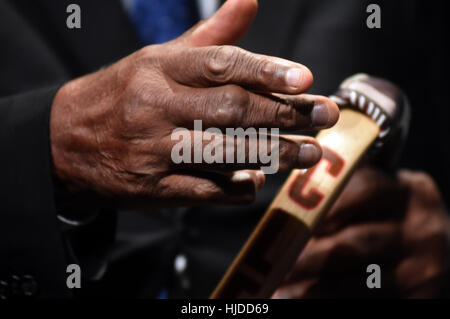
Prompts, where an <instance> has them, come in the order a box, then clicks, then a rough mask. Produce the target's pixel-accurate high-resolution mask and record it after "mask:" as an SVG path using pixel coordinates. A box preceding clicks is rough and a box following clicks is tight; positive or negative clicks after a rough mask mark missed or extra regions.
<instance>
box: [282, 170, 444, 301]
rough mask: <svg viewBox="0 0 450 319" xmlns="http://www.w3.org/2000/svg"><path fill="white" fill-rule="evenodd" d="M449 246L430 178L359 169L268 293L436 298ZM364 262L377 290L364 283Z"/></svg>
mask: <svg viewBox="0 0 450 319" xmlns="http://www.w3.org/2000/svg"><path fill="white" fill-rule="evenodd" d="M449 247H450V220H449V216H448V214H447V212H446V210H445V207H444V204H443V202H442V199H441V198H440V194H439V191H438V189H437V187H436V184H435V183H434V181H433V180H432V179H431V177H429V176H428V175H426V174H425V173H417V172H410V171H401V172H400V173H398V175H397V177H396V179H394V178H391V177H389V176H387V175H386V174H384V173H383V172H381V171H379V170H376V169H373V168H368V167H366V168H362V169H359V170H358V171H357V172H356V173H355V174H354V176H353V177H352V179H351V181H350V182H349V184H348V185H347V187H346V188H345V189H344V192H343V193H342V195H341V197H340V198H339V200H338V201H337V202H336V205H335V206H334V208H333V209H332V210H331V212H330V214H329V215H328V216H327V217H326V218H325V220H324V221H323V223H322V227H320V229H318V232H317V234H316V235H315V237H314V238H313V239H312V240H311V241H310V242H309V243H308V245H307V247H306V248H305V250H304V252H303V253H302V255H301V256H300V258H299V259H298V261H297V263H296V265H295V267H294V270H293V271H292V273H291V274H290V275H289V276H288V277H287V278H286V281H285V282H284V284H283V285H282V287H280V289H279V290H278V291H277V292H276V293H275V295H274V297H276V298H320V297H325V298H326V297H330V298H332V297H371V296H376V297H379V296H384V297H386V296H388V297H419V298H425V297H436V296H439V295H440V293H441V292H442V288H443V285H444V284H445V279H446V276H447V274H448V267H449V258H450V248H449ZM372 263H373V264H378V265H379V266H380V268H381V288H380V289H368V288H367V285H366V279H367V277H368V276H369V275H370V273H367V272H366V268H367V266H368V265H369V264H372Z"/></svg>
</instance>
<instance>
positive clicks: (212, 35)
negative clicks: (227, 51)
mask: <svg viewBox="0 0 450 319" xmlns="http://www.w3.org/2000/svg"><path fill="white" fill-rule="evenodd" d="M257 11H258V2H257V1H256V0H228V1H226V2H225V3H224V4H223V5H222V7H221V8H220V9H219V10H218V11H217V12H216V13H215V14H214V15H213V16H212V17H210V18H209V19H207V20H206V21H202V22H201V23H199V24H198V25H196V26H194V27H193V28H192V29H191V30H190V31H188V32H187V33H186V34H185V35H184V36H182V39H181V40H182V41H183V42H184V44H186V45H188V46H192V47H199V46H208V45H224V44H234V43H236V42H237V41H239V39H240V38H241V37H242V36H243V35H244V34H245V33H246V32H247V30H248V29H249V27H250V25H251V24H252V22H253V19H254V18H255V16H256V12H257Z"/></svg>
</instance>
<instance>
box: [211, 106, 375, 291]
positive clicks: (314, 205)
mask: <svg viewBox="0 0 450 319" xmlns="http://www.w3.org/2000/svg"><path fill="white" fill-rule="evenodd" d="M378 134H379V127H378V126H377V125H376V124H375V122H374V121H372V120H371V119H370V118H368V117H367V116H365V115H363V114H362V113H360V112H357V111H353V110H350V109H345V110H343V111H341V116H340V119H339V121H338V123H337V124H336V125H335V126H334V127H333V128H331V129H327V130H323V131H321V132H320V133H319V134H318V136H317V139H318V141H319V142H320V144H321V145H322V147H323V150H324V152H323V156H322V159H321V160H320V162H319V163H318V164H317V165H315V166H314V167H312V168H310V169H307V170H294V171H292V173H291V174H290V176H289V177H288V179H287V181H286V182H285V183H284V185H283V187H282V188H281V190H280V191H279V193H278V195H277V196H276V197H275V199H274V200H273V202H272V204H271V205H270V207H269V208H268V210H267V212H266V213H265V214H264V216H263V218H262V219H261V221H260V222H259V223H258V225H257V226H256V228H255V230H254V231H253V233H252V234H251V235H250V238H249V239H248V240H247V242H246V243H245V245H244V247H243V248H242V249H241V251H240V252H239V254H238V255H237V257H236V258H235V260H234V261H233V263H232V264H231V266H230V267H229V269H228V270H227V272H226V273H225V275H224V277H223V278H222V280H221V281H220V283H219V284H218V286H217V287H216V289H215V290H214V292H213V293H212V295H211V298H268V297H270V296H271V295H272V294H273V293H274V291H275V290H276V288H277V287H278V286H279V284H280V283H281V281H282V280H283V278H284V277H285V276H286V274H287V273H288V272H289V271H290V269H291V268H292V266H293V264H294V263H295V261H296V259H297V258H298V256H299V254H300V253H301V251H302V250H303V248H304V247H305V245H306V243H307V242H308V240H309V239H310V237H311V234H312V232H313V231H314V229H315V227H316V226H317V224H318V223H319V221H320V219H321V217H323V216H324V215H325V213H326V212H327V211H328V210H329V209H330V208H331V206H332V205H333V203H334V202H335V200H336V198H337V197H338V196H339V194H340V192H341V190H342V188H343V187H344V185H345V183H346V181H347V180H348V179H349V177H350V176H351V173H352V171H353V169H354V168H355V167H356V165H357V164H358V162H359V161H360V159H361V158H362V156H363V155H364V154H365V153H366V151H367V150H368V149H369V148H370V146H371V144H372V143H373V142H374V141H375V139H376V138H377V135H378Z"/></svg>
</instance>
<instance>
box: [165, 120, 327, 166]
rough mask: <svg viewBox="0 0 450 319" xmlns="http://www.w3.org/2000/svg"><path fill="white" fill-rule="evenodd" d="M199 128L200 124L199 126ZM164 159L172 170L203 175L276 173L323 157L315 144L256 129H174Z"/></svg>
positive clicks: (298, 137)
mask: <svg viewBox="0 0 450 319" xmlns="http://www.w3.org/2000/svg"><path fill="white" fill-rule="evenodd" d="M199 125H201V124H199ZM166 139H167V140H165V141H164V143H163V144H164V145H167V146H168V147H167V150H166V152H167V154H166V156H167V157H169V156H170V158H171V160H172V161H171V166H172V167H171V169H179V170H203V171H228V172H229V171H235V170H242V169H262V170H264V171H265V172H269V173H272V174H273V173H276V172H278V171H285V170H288V169H293V168H305V167H310V166H312V165H314V164H316V163H317V162H318V161H319V159H320V157H321V156H322V150H321V148H320V146H319V145H318V143H317V141H316V140H315V139H313V138H311V137H306V136H297V135H283V136H278V135H267V134H258V133H257V132H256V130H255V129H253V130H252V131H251V130H247V131H244V130H243V129H241V131H237V132H236V131H235V132H233V133H231V132H230V130H227V134H225V135H224V134H222V133H221V131H220V130H218V129H215V130H212V129H208V130H206V131H204V132H203V131H202V127H201V126H199V127H197V128H195V130H194V131H189V130H187V129H176V130H174V132H172V134H171V135H170V137H166Z"/></svg>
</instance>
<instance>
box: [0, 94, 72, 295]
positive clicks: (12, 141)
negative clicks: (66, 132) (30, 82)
mask: <svg viewBox="0 0 450 319" xmlns="http://www.w3.org/2000/svg"><path fill="white" fill-rule="evenodd" d="M57 89H58V88H57V87H53V88H47V89H41V90H37V91H33V92H30V93H26V94H20V95H16V96H12V97H6V98H1V99H0V158H1V159H0V164H1V165H0V198H1V200H0V205H1V206H0V207H1V209H0V281H1V284H2V287H0V288H1V293H2V294H4V295H5V297H8V296H9V295H11V294H16V295H17V294H18V295H25V296H39V297H44V298H48V297H57V298H64V297H70V296H71V292H70V290H69V289H68V288H67V287H66V267H67V262H66V256H65V251H64V245H63V236H62V233H61V229H60V227H59V225H58V223H57V219H56V208H55V201H54V186H53V182H52V173H51V166H52V163H51V153H50V138H49V117H50V110H51V105H52V101H53V97H54V95H55V94H56V91H57Z"/></svg>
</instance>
